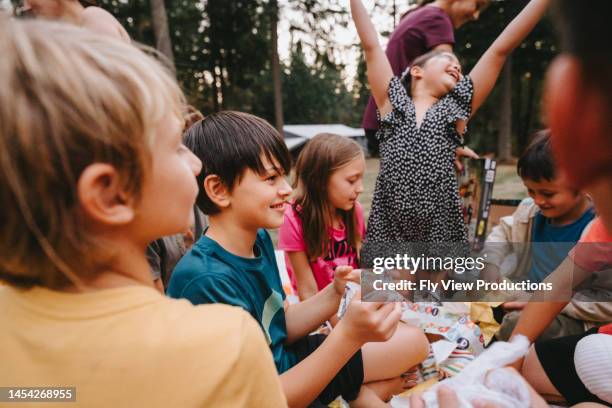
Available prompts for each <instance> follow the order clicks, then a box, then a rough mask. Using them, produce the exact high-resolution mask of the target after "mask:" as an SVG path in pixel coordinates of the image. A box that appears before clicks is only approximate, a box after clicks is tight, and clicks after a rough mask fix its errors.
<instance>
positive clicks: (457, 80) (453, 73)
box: [446, 71, 460, 82]
mask: <svg viewBox="0 0 612 408" xmlns="http://www.w3.org/2000/svg"><path fill="white" fill-rule="evenodd" d="M446 73H447V74H448V75H450V76H451V77H453V79H454V80H455V82H459V79H460V76H459V73H458V72H455V71H446Z"/></svg>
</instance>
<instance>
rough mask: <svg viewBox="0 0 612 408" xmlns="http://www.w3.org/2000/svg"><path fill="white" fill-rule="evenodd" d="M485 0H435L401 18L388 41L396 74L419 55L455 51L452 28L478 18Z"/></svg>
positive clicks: (374, 125)
mask: <svg viewBox="0 0 612 408" xmlns="http://www.w3.org/2000/svg"><path fill="white" fill-rule="evenodd" d="M485 2H486V0H436V1H433V2H431V3H430V4H426V5H424V6H421V7H418V8H417V9H416V10H414V11H411V12H409V13H408V14H406V15H405V16H404V18H402V20H401V21H400V23H399V25H398V26H397V27H396V28H395V30H394V31H393V33H392V34H391V38H390V39H389V43H388V44H387V50H386V54H387V58H389V62H390V63H391V68H392V69H393V73H394V74H395V75H400V74H401V73H402V72H404V70H406V68H408V67H409V66H410V64H411V63H412V61H414V59H415V58H417V57H418V56H420V55H423V54H425V53H426V52H428V51H431V50H434V49H440V50H445V51H452V49H453V45H454V44H455V34H454V31H453V29H454V28H458V27H460V26H461V25H463V24H464V23H466V22H467V21H471V20H475V19H477V18H478V15H479V13H480V9H481V8H482V6H483V5H484V4H485ZM362 126H363V128H364V129H365V132H366V137H367V139H368V149H369V150H370V154H372V155H375V156H376V155H378V141H377V140H376V136H375V135H376V131H377V130H378V121H377V119H376V103H375V102H374V98H372V97H371V96H370V99H369V100H368V105H367V107H366V110H365V113H364V116H363V124H362Z"/></svg>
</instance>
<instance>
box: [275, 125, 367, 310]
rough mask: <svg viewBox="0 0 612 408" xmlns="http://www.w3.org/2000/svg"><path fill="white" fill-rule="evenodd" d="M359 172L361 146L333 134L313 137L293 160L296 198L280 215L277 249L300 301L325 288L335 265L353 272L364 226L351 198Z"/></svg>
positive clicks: (359, 182)
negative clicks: (294, 163) (294, 161)
mask: <svg viewBox="0 0 612 408" xmlns="http://www.w3.org/2000/svg"><path fill="white" fill-rule="evenodd" d="M364 171H365V158H364V155H363V151H362V150H361V147H360V146H359V145H358V144H357V143H356V142H355V141H353V140H351V139H349V138H346V137H342V136H338V135H332V134H328V133H322V134H319V135H317V136H315V137H314V138H313V139H312V140H310V141H309V142H308V144H307V145H306V146H305V147H304V150H302V152H301V153H300V156H299V157H298V160H297V163H296V169H295V181H294V188H295V189H296V196H295V200H294V201H293V202H292V203H291V205H289V206H287V209H286V211H285V223H284V224H283V226H282V227H281V228H280V232H279V242H278V245H279V248H280V249H282V250H284V251H285V258H286V261H287V269H288V271H289V276H290V277H291V281H292V284H293V287H294V289H296V291H297V292H298V294H299V296H300V299H301V300H304V299H307V298H309V297H311V296H312V295H314V294H316V293H317V292H318V291H319V290H321V289H323V288H324V287H325V286H327V285H328V284H329V283H330V282H331V281H332V280H333V276H334V269H335V268H336V267H337V266H341V265H350V266H352V267H353V268H358V267H359V266H358V265H359V248H360V247H361V241H362V239H363V237H364V236H365V223H364V217H363V209H362V208H361V205H360V204H359V202H358V201H357V198H358V197H359V194H361V193H362V192H363V173H364Z"/></svg>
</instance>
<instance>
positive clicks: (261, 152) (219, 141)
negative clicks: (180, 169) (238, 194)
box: [184, 111, 291, 215]
mask: <svg viewBox="0 0 612 408" xmlns="http://www.w3.org/2000/svg"><path fill="white" fill-rule="evenodd" d="M184 143H185V145H186V146H187V147H188V148H189V149H190V150H191V151H192V152H193V153H194V154H195V155H196V156H198V158H199V159H200V160H201V161H202V171H201V172H200V174H199V175H198V177H197V180H198V186H199V193H198V198H197V200H196V204H197V206H198V207H199V208H200V210H201V211H202V212H204V213H205V214H209V215H210V214H217V213H218V212H219V211H220V210H219V208H218V207H217V206H216V205H215V204H214V203H213V202H212V201H211V200H210V198H209V197H208V195H207V194H206V191H205V190H204V179H205V178H206V177H207V176H209V175H211V174H216V175H218V176H219V177H220V178H221V181H222V182H223V183H224V184H225V185H226V186H227V187H228V188H229V189H232V188H233V187H234V186H235V183H236V182H240V178H241V176H242V175H243V173H244V171H245V170H246V169H247V168H249V169H251V170H253V171H255V172H256V173H258V174H263V173H264V172H265V171H266V170H265V168H264V164H263V162H262V156H263V157H265V158H266V159H267V160H268V161H269V162H270V163H274V162H275V161H276V162H278V164H279V165H280V166H281V168H280V169H278V168H277V169H276V170H277V171H278V172H279V173H282V171H281V170H283V171H284V173H289V171H290V169H291V156H290V155H289V151H288V150H287V146H286V145H285V142H284V141H283V139H282V138H281V136H280V135H279V134H278V132H277V131H276V129H274V128H273V127H272V126H271V125H270V124H269V123H268V122H266V121H265V120H264V119H261V118H258V117H257V116H253V115H250V114H248V113H242V112H234V111H223V112H218V113H213V114H212V115H209V116H207V117H206V118H205V119H202V120H200V121H199V122H196V123H195V124H194V125H193V126H191V127H190V128H189V129H188V130H187V132H185V135H184Z"/></svg>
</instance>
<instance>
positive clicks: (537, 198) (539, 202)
mask: <svg viewBox="0 0 612 408" xmlns="http://www.w3.org/2000/svg"><path fill="white" fill-rule="evenodd" d="M533 201H534V202H535V204H536V205H537V206H539V207H540V206H543V205H544V204H545V203H546V199H544V198H543V197H541V196H538V195H536V196H535V198H534V199H533Z"/></svg>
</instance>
